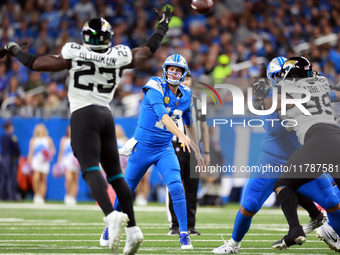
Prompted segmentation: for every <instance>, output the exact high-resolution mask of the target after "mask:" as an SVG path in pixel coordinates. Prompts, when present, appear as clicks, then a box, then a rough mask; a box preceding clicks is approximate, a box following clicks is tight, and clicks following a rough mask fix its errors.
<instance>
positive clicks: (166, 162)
mask: <svg viewBox="0 0 340 255" xmlns="http://www.w3.org/2000/svg"><path fill="white" fill-rule="evenodd" d="M156 167H157V169H158V171H159V172H160V174H161V175H162V177H163V179H164V181H165V183H166V185H167V187H168V189H169V193H170V195H171V198H172V202H173V206H174V211H175V214H176V217H177V220H178V225H179V230H180V243H181V248H182V249H192V248H193V247H192V244H191V241H190V238H189V235H188V223H187V211H186V209H187V206H186V200H185V195H184V188H183V184H182V180H181V172H180V171H181V170H180V166H179V162H178V159H177V157H176V154H175V151H174V149H173V147H171V148H164V149H163V150H162V151H160V152H159V155H158V160H157V163H156Z"/></svg>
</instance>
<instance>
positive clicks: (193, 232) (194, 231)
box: [188, 228, 201, 236]
mask: <svg viewBox="0 0 340 255" xmlns="http://www.w3.org/2000/svg"><path fill="white" fill-rule="evenodd" d="M188 234H189V235H190V236H199V235H201V232H199V231H198V230H197V229H196V228H188Z"/></svg>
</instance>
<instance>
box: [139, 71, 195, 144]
mask: <svg viewBox="0 0 340 255" xmlns="http://www.w3.org/2000/svg"><path fill="white" fill-rule="evenodd" d="M142 89H143V92H144V94H145V96H144V98H143V101H142V106H141V110H140V115H139V118H138V123H137V128H136V130H135V134H134V137H135V139H136V140H137V141H138V142H140V143H142V144H145V145H147V146H157V147H163V146H164V147H165V146H169V145H170V143H171V140H172V137H173V134H172V133H171V132H170V131H168V130H167V129H166V127H165V126H164V124H163V123H162V121H161V118H162V116H163V115H164V114H168V115H169V116H170V118H171V119H172V120H173V121H174V122H175V123H176V122H177V120H178V119H180V118H181V117H182V118H183V122H184V124H185V125H190V124H191V123H192V118H191V90H190V89H189V88H187V87H185V86H183V85H179V88H178V90H179V92H178V93H177V95H174V94H173V93H172V91H171V90H170V88H169V87H168V84H167V82H166V81H165V80H164V79H163V78H161V77H151V78H150V79H149V80H148V82H147V83H146V85H145V86H144V87H143V88H142Z"/></svg>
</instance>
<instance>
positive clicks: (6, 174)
mask: <svg viewBox="0 0 340 255" xmlns="http://www.w3.org/2000/svg"><path fill="white" fill-rule="evenodd" d="M2 127H3V129H4V134H3V135H2V136H1V168H2V169H0V198H1V200H6V199H8V200H16V199H17V197H16V195H17V168H18V159H19V156H20V148H19V144H18V139H17V137H16V136H15V135H14V133H13V132H14V126H13V124H12V123H11V122H10V121H6V122H5V123H4V124H3V125H2Z"/></svg>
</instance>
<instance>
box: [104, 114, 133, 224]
mask: <svg viewBox="0 0 340 255" xmlns="http://www.w3.org/2000/svg"><path fill="white" fill-rule="evenodd" d="M102 114H103V115H104V116H106V117H105V121H106V122H105V125H104V126H105V128H103V130H102V131H101V132H100V140H101V148H100V163H101V165H102V167H103V169H104V171H105V173H106V178H107V181H108V183H110V184H111V185H112V188H113V189H114V191H115V192H116V195H117V198H118V199H119V201H120V206H121V208H122V211H123V212H124V213H126V214H127V215H128V216H129V223H128V226H129V227H132V226H135V225H136V222H135V216H134V212H133V196H132V192H131V190H130V188H129V186H128V185H127V183H126V181H125V180H124V175H123V172H122V170H121V167H120V161H119V154H118V146H117V139H116V133H115V125H114V120H113V117H112V114H111V112H109V111H104V112H103V113H102Z"/></svg>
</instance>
